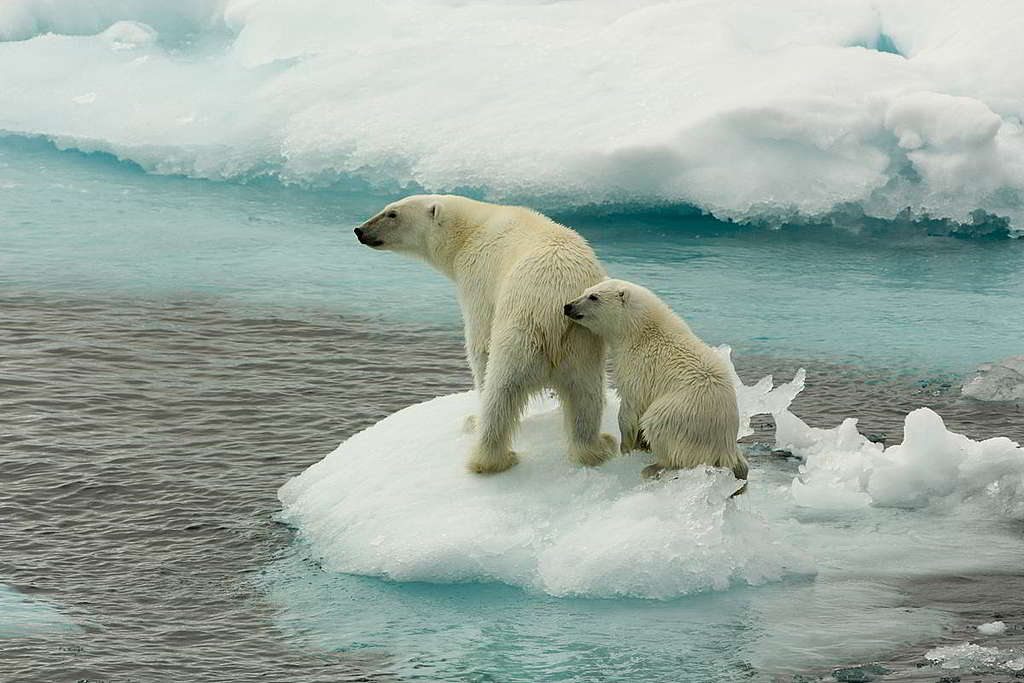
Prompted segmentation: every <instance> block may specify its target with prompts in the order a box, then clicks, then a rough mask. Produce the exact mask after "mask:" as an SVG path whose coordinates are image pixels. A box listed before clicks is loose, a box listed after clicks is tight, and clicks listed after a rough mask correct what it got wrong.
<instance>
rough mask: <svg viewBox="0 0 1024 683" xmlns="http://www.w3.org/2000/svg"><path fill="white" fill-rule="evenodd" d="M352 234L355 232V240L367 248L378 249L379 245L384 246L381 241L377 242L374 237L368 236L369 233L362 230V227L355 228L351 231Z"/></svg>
mask: <svg viewBox="0 0 1024 683" xmlns="http://www.w3.org/2000/svg"><path fill="white" fill-rule="evenodd" d="M364 225H365V224H364ZM353 232H355V234H356V239H357V240H359V242H360V243H362V244H365V245H366V246H368V247H379V246H380V245H382V244H384V242H383V240H379V239H377V238H376V237H373V236H372V235H370V233H369V231H367V230H364V229H363V228H362V226H360V227H358V228H356V229H355V230H353Z"/></svg>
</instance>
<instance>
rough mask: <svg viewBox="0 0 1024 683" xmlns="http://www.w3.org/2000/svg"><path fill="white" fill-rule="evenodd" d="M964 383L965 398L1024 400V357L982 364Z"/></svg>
mask: <svg viewBox="0 0 1024 683" xmlns="http://www.w3.org/2000/svg"><path fill="white" fill-rule="evenodd" d="M974 373H975V374H974V377H972V378H971V379H969V380H967V382H965V383H964V385H963V388H962V389H961V391H962V392H963V395H964V396H970V397H971V398H974V399H978V400H979V401H1022V400H1024V355H1020V356H1010V357H1009V358H1004V359H1003V360H999V361H994V362H992V363H982V364H981V365H979V366H978V369H977V370H975V371H974Z"/></svg>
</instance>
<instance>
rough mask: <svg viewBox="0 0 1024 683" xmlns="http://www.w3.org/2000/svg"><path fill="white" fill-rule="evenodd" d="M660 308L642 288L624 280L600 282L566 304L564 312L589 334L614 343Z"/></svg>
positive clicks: (658, 302) (645, 289)
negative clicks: (587, 330) (611, 340)
mask: <svg viewBox="0 0 1024 683" xmlns="http://www.w3.org/2000/svg"><path fill="white" fill-rule="evenodd" d="M663 306H664V304H662V303H661V300H660V299H658V297H657V296H655V295H654V293H653V292H651V291H650V290H649V289H647V288H646V287H641V286H640V285H638V284H634V283H632V282H628V281H626V280H602V281H601V282H598V283H597V284H596V285H594V286H592V287H589V288H587V289H586V290H585V291H584V292H583V295H582V296H580V297H579V298H578V299H576V300H575V301H570V302H569V303H567V304H566V305H565V309H564V310H565V314H566V315H567V316H569V317H570V318H572V319H573V320H575V321H576V322H577V323H579V324H580V325H583V326H584V327H586V328H587V329H589V330H591V331H592V332H594V333H596V334H598V335H600V336H602V337H606V338H609V339H615V338H618V337H622V336H624V335H626V334H629V333H630V331H631V330H633V329H635V328H636V327H638V326H641V325H643V323H644V322H645V321H647V320H649V319H650V316H652V315H656V310H657V309H659V308H662V307H663Z"/></svg>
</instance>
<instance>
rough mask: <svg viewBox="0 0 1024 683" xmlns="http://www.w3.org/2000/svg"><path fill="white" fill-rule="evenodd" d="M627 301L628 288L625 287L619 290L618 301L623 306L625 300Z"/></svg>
mask: <svg viewBox="0 0 1024 683" xmlns="http://www.w3.org/2000/svg"><path fill="white" fill-rule="evenodd" d="M628 301H629V290H627V289H620V290H619V303H620V304H622V305H623V306H625V305H626V302H628Z"/></svg>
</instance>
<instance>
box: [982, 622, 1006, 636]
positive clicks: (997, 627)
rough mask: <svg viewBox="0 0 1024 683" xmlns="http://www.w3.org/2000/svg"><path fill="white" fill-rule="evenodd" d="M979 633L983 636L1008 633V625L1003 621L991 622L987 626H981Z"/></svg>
mask: <svg viewBox="0 0 1024 683" xmlns="http://www.w3.org/2000/svg"><path fill="white" fill-rule="evenodd" d="M978 633H980V634H981V635H983V636H997V635H999V634H1000V633H1006V624H1005V623H1003V622H1001V621H990V622H988V623H987V624H980V625H979V626H978Z"/></svg>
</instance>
